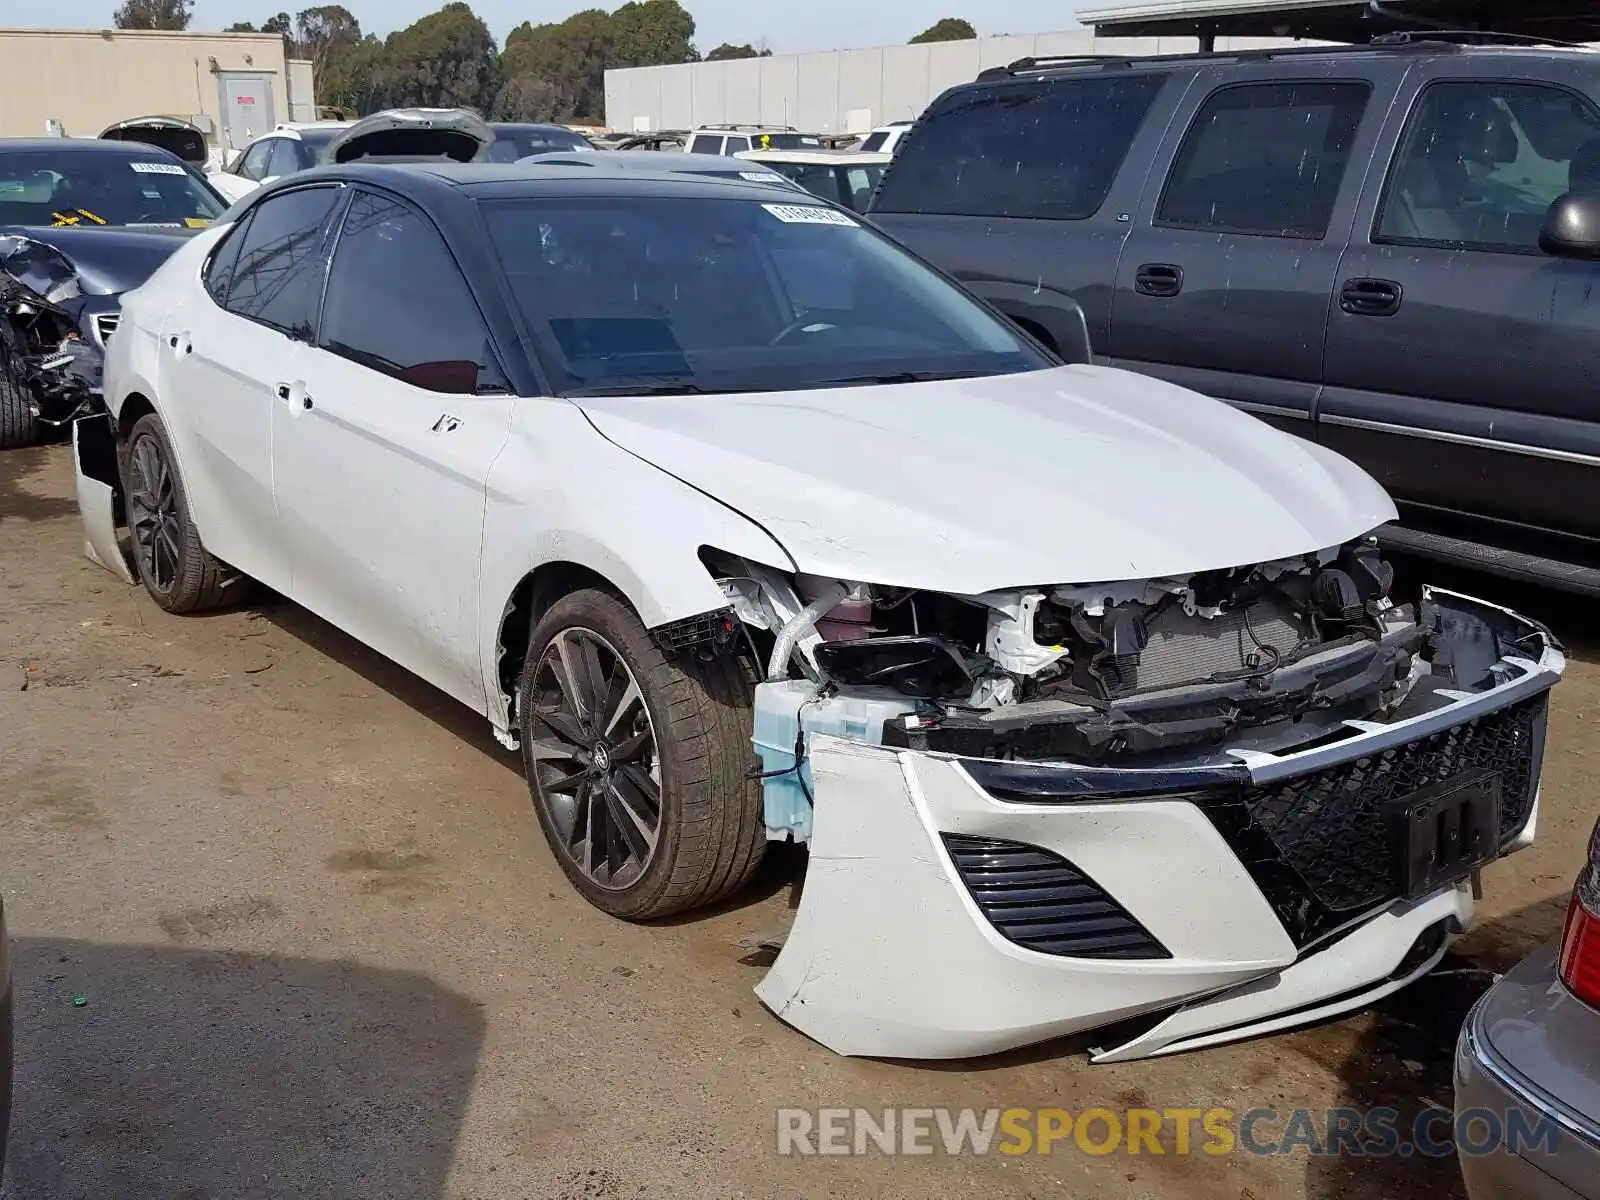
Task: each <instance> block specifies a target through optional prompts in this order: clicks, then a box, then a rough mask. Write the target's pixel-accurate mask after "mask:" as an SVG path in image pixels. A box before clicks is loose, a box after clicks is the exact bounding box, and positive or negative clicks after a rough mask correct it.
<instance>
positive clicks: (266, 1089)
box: [7, 938, 485, 1200]
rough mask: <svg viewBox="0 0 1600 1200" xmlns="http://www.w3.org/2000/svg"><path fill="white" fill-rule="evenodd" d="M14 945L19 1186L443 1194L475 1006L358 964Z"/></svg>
mask: <svg viewBox="0 0 1600 1200" xmlns="http://www.w3.org/2000/svg"><path fill="white" fill-rule="evenodd" d="M12 954H13V970H14V975H15V988H16V1055H17V1074H16V1085H15V1091H14V1095H15V1104H14V1107H13V1116H12V1127H11V1140H10V1153H9V1156H8V1163H7V1177H8V1179H9V1181H10V1191H9V1193H8V1194H9V1195H12V1196H16V1197H35V1196H51V1197H61V1198H63V1200H65V1198H68V1197H101V1196H127V1197H133V1196H137V1197H140V1198H141V1200H168V1198H170V1200H213V1198H214V1200H224V1198H226V1200H245V1198H254V1197H276V1196H317V1197H323V1198H339V1200H343V1198H345V1197H349V1198H351V1200H355V1198H357V1197H362V1198H365V1197H375V1196H382V1197H384V1198H385V1200H402V1198H403V1200H442V1198H443V1197H444V1196H445V1194H446V1193H445V1182H446V1177H447V1175H448V1173H449V1168H450V1163H451V1160H452V1158H453V1155H454V1150H455V1143H456V1139H457V1135H458V1132H459V1129H460V1127H461V1124H462V1121H463V1119H464V1116H465V1113H466V1108H467V1103H468V1099H469V1095H470V1092H471V1088H472V1081H473V1076H474V1073H475V1070H476V1064H477V1059H478V1054H479V1050H480V1048H481V1047H482V1044H483V1040H484V1028H485V1022H484V1017H483V1014H482V1012H481V1008H480V1006H479V1005H478V1004H477V1003H476V1002H475V1001H473V1000H471V999H469V998H468V997H465V996H461V995H458V994H456V993H454V992H451V991H449V990H447V989H445V988H442V987H440V986H439V985H438V984H436V983H434V982H433V981H431V980H430V979H428V978H427V977H426V976H423V975H418V974H414V973H411V972H405V971H392V970H383V969H379V968H374V967H366V966H361V965H359V964H356V963H354V962H349V961H335V962H329V961H318V960H313V959H305V958H292V957H278V956H263V955H257V954H244V953H233V952H216V951H207V950H198V949H194V950H191V949H184V948H181V947H173V946H109V945H100V944H95V943H88V942H76V941H58V940H52V939H39V938H18V939H16V940H15V942H14V943H13V945H12ZM77 997H82V998H83V999H84V1001H85V1003H84V1004H83V1005H82V1006H81V1007H80V1006H78V1005H77V1004H76V1003H75V998H77Z"/></svg>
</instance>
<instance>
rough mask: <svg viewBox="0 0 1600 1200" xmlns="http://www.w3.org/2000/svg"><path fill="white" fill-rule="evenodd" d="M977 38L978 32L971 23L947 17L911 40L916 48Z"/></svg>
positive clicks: (958, 18)
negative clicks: (925, 43) (923, 45)
mask: <svg viewBox="0 0 1600 1200" xmlns="http://www.w3.org/2000/svg"><path fill="white" fill-rule="evenodd" d="M977 36H978V31H977V30H976V29H974V28H973V27H972V22H971V21H964V20H962V19H961V18H960V17H946V18H945V19H944V20H942V21H935V22H934V23H933V24H932V25H930V26H928V28H926V29H924V30H923V31H922V32H921V33H919V34H917V36H916V37H914V38H912V39H911V44H912V45H913V46H916V45H919V44H920V43H922V42H964V41H966V40H968V39H969V38H975V37H977Z"/></svg>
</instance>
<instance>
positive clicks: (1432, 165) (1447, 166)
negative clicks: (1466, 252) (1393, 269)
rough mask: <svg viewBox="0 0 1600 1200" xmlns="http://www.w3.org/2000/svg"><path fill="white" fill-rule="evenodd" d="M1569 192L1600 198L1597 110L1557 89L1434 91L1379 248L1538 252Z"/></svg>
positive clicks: (1403, 161) (1415, 126) (1416, 120)
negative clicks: (1544, 230)
mask: <svg viewBox="0 0 1600 1200" xmlns="http://www.w3.org/2000/svg"><path fill="white" fill-rule="evenodd" d="M1569 191H1572V192H1589V193H1596V194H1600V109H1597V108H1596V107H1595V105H1593V104H1592V103H1590V102H1589V101H1588V100H1586V99H1584V98H1583V97H1582V96H1579V95H1577V94H1576V93H1574V92H1569V91H1566V90H1565V89H1563V88H1558V87H1549V86H1541V85H1537V84H1522V83H1495V82H1471V83H1467V82H1462V83H1435V84H1432V85H1430V86H1429V87H1428V88H1427V90H1426V91H1424V92H1423V93H1422V99H1421V100H1420V101H1419V102H1418V104H1417V106H1416V108H1415V109H1414V110H1413V111H1412V114H1411V119H1410V120H1409V121H1408V122H1407V123H1406V132H1405V136H1404V137H1402V138H1401V140H1400V151H1399V153H1398V154H1397V155H1396V156H1395V161H1394V166H1393V168H1392V169H1391V170H1390V172H1389V180H1388V183H1387V184H1386V185H1385V188H1384V196H1383V206H1382V208H1381V210H1380V211H1379V214H1378V224H1377V232H1376V236H1375V238H1374V240H1375V241H1380V242H1402V243H1411V244H1440V245H1450V246H1460V247H1465V248H1472V249H1482V250H1512V251H1523V252H1527V253H1535V252H1537V251H1538V249H1539V230H1540V228H1541V227H1542V226H1543V224H1544V217H1545V212H1546V211H1547V210H1548V209H1549V207H1550V206H1551V205H1552V204H1554V203H1555V202H1556V201H1557V200H1558V199H1560V198H1561V197H1562V196H1563V195H1565V194H1566V193H1567V192H1569Z"/></svg>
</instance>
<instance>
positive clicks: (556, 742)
mask: <svg viewBox="0 0 1600 1200" xmlns="http://www.w3.org/2000/svg"><path fill="white" fill-rule="evenodd" d="M574 680H576V682H573V681H574ZM574 691H576V692H577V696H576V698H574V696H573V692H574ZM596 697H599V699H596ZM750 704H751V699H750V688H749V684H748V681H747V680H746V679H745V677H744V674H743V672H742V671H741V670H740V668H739V664H738V663H737V662H736V661H734V660H732V659H729V658H718V659H714V660H713V661H711V662H700V661H697V660H692V659H689V658H685V657H673V658H669V657H668V656H667V655H666V654H664V653H663V652H662V650H661V648H660V647H659V646H658V645H657V644H656V642H655V641H654V639H652V638H651V637H650V634H649V633H648V632H647V631H646V630H645V628H644V625H643V624H642V623H641V622H640V620H639V618H638V617H637V616H635V615H634V613H633V611H632V610H631V609H630V608H629V607H628V606H627V605H626V604H625V603H624V602H623V601H622V600H621V599H620V598H619V597H617V596H615V595H613V594H611V593H610V592H606V591H601V590H598V589H585V590H583V591H578V592H573V593H571V594H570V595H568V596H566V597H564V598H562V599H561V600H558V601H557V602H556V603H555V604H554V605H552V606H551V607H550V609H549V610H548V611H547V612H546V613H545V614H544V616H543V617H542V618H541V619H540V620H539V621H538V623H537V624H536V625H535V626H534V628H533V630H532V632H531V633H530V635H529V638H528V655H527V658H526V660H525V661H524V664H523V670H522V679H521V681H520V683H519V685H518V694H517V713H518V724H519V729H520V733H521V738H522V755H523V762H524V764H525V766H526V769H527V774H528V788H529V791H530V793H531V795H532V797H533V805H534V810H535V811H536V812H537V813H538V816H539V824H540V826H541V827H542V828H543V829H544V834H545V837H546V838H547V839H548V840H549V842H550V848H551V850H552V851H553V852H554V853H555V856H556V861H557V862H559V863H560V864H561V869H562V870H563V871H564V872H565V873H566V876H567V878H568V879H569V880H571V881H572V885H573V886H574V887H575V888H577V889H578V891H579V892H580V893H582V895H583V897H584V898H585V899H586V900H588V901H589V902H590V903H591V904H593V905H594V906H595V907H596V908H599V909H602V910H603V911H605V912H608V913H610V914H611V915H612V916H615V917H621V918H624V919H625V920H630V921H643V920H649V919H651V918H654V917H664V916H667V915H668V914H670V913H676V912H683V911H685V910H687V909H692V908H698V907H701V906H703V905H706V904H711V903H714V902H716V901H717V900H720V899H722V898H724V897H726V896H728V895H731V894H732V893H734V892H736V891H738V890H739V889H740V888H742V887H743V886H744V885H745V884H746V883H748V882H749V880H750V877H751V876H752V875H753V874H754V873H755V871H756V868H757V867H759V866H760V865H761V860H762V857H763V855H764V853H765V851H766V829H765V827H764V823H763V821H762V813H761V787H760V784H759V782H758V781H756V780H754V779H752V778H751V766H752V764H753V761H754V755H753V752H752V750H751V745H750V734H751V708H750ZM652 785H653V786H652Z"/></svg>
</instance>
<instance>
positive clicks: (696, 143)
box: [689, 133, 722, 154]
mask: <svg viewBox="0 0 1600 1200" xmlns="http://www.w3.org/2000/svg"><path fill="white" fill-rule="evenodd" d="M689 153H690V154H721V153H722V138H720V137H712V136H710V135H708V134H704V133H702V134H700V135H699V136H698V137H693V138H690V139H689Z"/></svg>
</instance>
